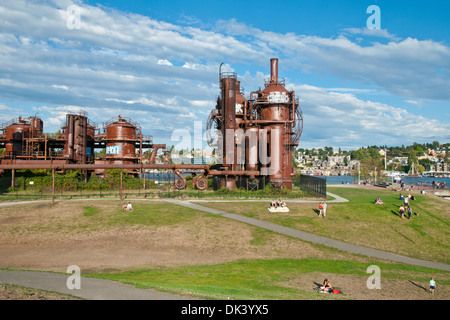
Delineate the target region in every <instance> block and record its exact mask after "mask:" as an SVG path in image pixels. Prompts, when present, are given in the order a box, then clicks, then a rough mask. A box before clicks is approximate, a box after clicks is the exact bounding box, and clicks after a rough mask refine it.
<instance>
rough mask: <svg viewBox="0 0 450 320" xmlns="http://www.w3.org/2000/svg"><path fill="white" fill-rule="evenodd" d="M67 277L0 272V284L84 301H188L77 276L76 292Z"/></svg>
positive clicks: (112, 282)
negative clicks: (48, 292) (67, 295)
mask: <svg viewBox="0 0 450 320" xmlns="http://www.w3.org/2000/svg"><path fill="white" fill-rule="evenodd" d="M70 276H71V274H61V273H51V272H39V271H15V270H0V283H3V284H13V285H17V286H22V287H27V288H35V289H41V290H46V291H53V292H58V293H63V294H69V295H72V296H75V297H79V298H82V299H86V300H188V298H186V297H182V296H177V295H171V294H165V293H161V292H157V291H154V290H150V289H139V288H135V287H134V286H131V285H126V284H122V283H119V282H114V281H110V280H104V279H94V278H86V277H81V280H80V289H72V290H71V289H69V288H68V287H67V280H68V279H69V277H70Z"/></svg>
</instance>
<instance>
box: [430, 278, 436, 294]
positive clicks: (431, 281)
mask: <svg viewBox="0 0 450 320" xmlns="http://www.w3.org/2000/svg"><path fill="white" fill-rule="evenodd" d="M434 289H436V282H435V281H434V278H433V277H431V280H430V293H434Z"/></svg>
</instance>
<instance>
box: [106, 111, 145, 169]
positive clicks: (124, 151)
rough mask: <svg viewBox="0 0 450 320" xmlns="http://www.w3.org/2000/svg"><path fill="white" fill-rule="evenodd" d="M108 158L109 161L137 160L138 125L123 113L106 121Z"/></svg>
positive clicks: (124, 162)
mask: <svg viewBox="0 0 450 320" xmlns="http://www.w3.org/2000/svg"><path fill="white" fill-rule="evenodd" d="M105 129H106V139H105V141H106V160H107V163H118V164H121V163H123V164H127V163H134V162H135V161H136V145H135V141H136V139H137V138H138V129H139V127H138V125H137V124H136V123H134V122H133V121H132V120H131V119H125V118H123V117H122V116H121V115H119V116H118V118H116V119H112V120H110V121H108V122H107V123H106V127H105Z"/></svg>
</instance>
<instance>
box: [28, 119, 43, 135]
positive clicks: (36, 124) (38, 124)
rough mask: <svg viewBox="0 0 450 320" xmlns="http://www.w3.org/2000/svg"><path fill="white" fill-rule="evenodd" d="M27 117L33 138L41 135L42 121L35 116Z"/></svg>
mask: <svg viewBox="0 0 450 320" xmlns="http://www.w3.org/2000/svg"><path fill="white" fill-rule="evenodd" d="M29 119H30V125H31V132H32V133H31V135H32V136H33V138H37V137H41V136H42V135H43V134H44V122H43V121H42V120H41V119H39V118H37V117H32V118H29Z"/></svg>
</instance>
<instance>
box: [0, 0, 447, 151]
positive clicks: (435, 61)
mask: <svg viewBox="0 0 450 320" xmlns="http://www.w3.org/2000/svg"><path fill="white" fill-rule="evenodd" d="M73 3H75V4H76V5H78V6H79V7H80V9H81V11H80V17H81V25H80V29H73V30H70V29H69V28H68V27H67V24H66V22H67V18H68V13H67V10H66V9H67V8H68V7H69V6H70V5H71V4H73ZM185 22H186V23H185V24H184V25H186V24H189V23H188V22H189V21H185ZM191 22H195V25H199V22H198V21H195V20H191ZM214 28H215V29H214V30H206V29H204V28H203V29H202V28H200V27H196V28H194V27H192V26H182V25H175V24H171V23H166V22H163V21H156V20H154V19H152V18H151V17H145V16H142V15H137V14H131V13H124V12H119V11H116V10H112V9H107V8H104V7H94V6H90V5H87V4H84V3H83V2H81V1H76V2H72V1H68V0H58V1H56V0H55V1H50V2H48V1H45V2H33V1H23V0H17V1H9V2H4V3H2V4H1V5H0V30H1V31H0V103H2V102H3V103H5V101H27V102H29V103H31V104H34V105H46V106H48V107H46V108H47V109H45V108H44V107H37V108H41V110H42V111H43V112H45V113H47V114H49V116H47V119H48V121H49V124H50V123H51V124H53V125H54V124H56V123H57V121H60V120H61V119H63V120H64V118H61V117H62V116H63V115H64V114H65V112H66V111H67V110H71V108H72V107H73V106H80V107H79V108H81V109H83V110H89V116H90V117H91V116H92V118H93V119H95V121H98V122H102V121H104V120H106V119H105V118H107V117H113V116H117V115H118V114H124V115H126V114H128V115H129V116H130V117H131V118H133V117H134V116H136V117H138V118H139V119H140V120H141V122H142V123H148V124H149V126H148V129H147V130H148V133H149V134H152V135H154V136H156V135H165V136H166V137H170V130H174V129H175V128H177V127H178V128H180V127H181V128H184V127H187V126H189V125H191V124H190V123H189V122H186V119H189V121H191V120H192V119H194V120H206V118H207V111H205V110H207V109H208V108H210V109H212V108H213V107H214V105H215V102H213V101H214V100H215V98H216V97H217V95H218V94H219V89H218V85H217V80H218V79H217V73H218V66H219V65H220V63H221V62H223V61H225V62H226V63H225V64H224V65H223V66H222V71H231V72H238V73H239V76H240V80H241V86H242V87H245V88H246V91H247V92H250V91H252V90H254V89H256V88H257V87H258V86H261V85H263V83H264V78H266V76H265V74H264V73H263V72H262V71H264V72H266V71H267V69H266V68H267V65H268V60H269V58H271V57H279V58H280V59H281V60H283V65H285V66H289V68H288V69H290V70H289V71H292V72H297V73H298V77H297V78H292V79H289V82H290V84H289V86H292V87H293V88H295V89H296V92H297V94H299V95H300V97H301V99H302V103H303V106H304V109H303V110H304V113H305V128H306V129H307V130H304V134H305V135H307V137H308V139H310V140H311V141H312V140H314V139H315V141H325V140H328V139H330V137H333V138H331V139H334V140H333V141H345V139H350V140H354V141H355V144H356V145H358V144H359V143H360V142H361V141H363V140H364V139H374V140H375V141H381V140H383V139H392V141H394V140H395V139H408V137H407V136H406V134H405V133H404V132H409V133H410V134H411V132H412V134H411V136H412V137H415V138H417V141H419V140H420V139H419V138H421V137H423V139H425V138H430V137H432V136H441V137H442V136H446V137H448V133H447V131H448V130H447V131H445V130H443V128H445V127H446V125H447V123H445V122H444V120H440V121H438V120H432V119H427V118H426V117H420V116H418V115H414V114H411V113H409V112H407V111H406V110H405V109H402V108H398V107H395V106H393V105H389V104H388V103H379V102H376V101H367V100H362V99H359V98H357V97H356V95H357V94H363V93H364V94H380V90H381V91H383V92H385V93H386V92H388V93H390V94H392V95H396V96H400V97H401V98H403V101H406V102H407V103H408V104H414V105H419V101H423V100H426V99H429V100H444V101H448V100H450V91H449V90H448V88H449V87H450V80H449V73H448V70H450V49H449V47H447V46H445V45H444V44H442V43H438V42H435V41H432V40H426V41H423V40H418V39H412V38H406V39H403V40H401V39H398V38H396V37H395V36H394V35H391V34H390V33H389V32H388V31H387V30H381V31H380V32H378V33H374V32H373V31H366V30H362V29H355V28H353V29H352V28H350V29H344V32H345V33H344V34H341V35H340V36H338V37H336V38H323V37H318V36H304V35H298V34H294V33H286V34H280V33H276V32H270V31H264V30H260V29H257V28H254V27H252V26H249V25H246V24H244V23H241V22H238V21H237V20H231V21H218V22H217V24H216V25H215V27H214ZM345 35H351V36H354V35H357V36H361V37H363V38H365V39H366V38H367V37H371V39H372V40H373V37H380V38H381V39H388V40H389V42H388V43H385V44H383V43H378V42H373V43H370V44H368V45H367V44H366V45H361V44H360V43H358V42H355V41H353V40H352V39H351V37H347V36H345ZM168 66H170V67H168ZM242 66H244V67H242ZM255 66H256V69H258V70H259V71H256V70H252V71H248V70H249V69H250V68H251V67H255ZM302 72H303V73H302ZM305 72H310V73H311V74H312V75H317V77H318V78H319V77H320V75H321V74H332V75H334V76H335V77H337V78H338V79H343V80H351V81H356V82H359V84H360V85H359V86H358V89H356V88H352V87H347V88H345V86H346V85H347V84H343V83H342V84H338V85H336V87H334V88H328V89H324V88H320V87H319V85H317V86H307V85H305V84H303V85H300V83H301V81H302V76H303V75H304V73H305ZM343 82H344V81H343ZM330 86H331V85H330ZM338 86H340V87H338ZM49 88H52V89H54V90H49ZM2 100H3V101H2ZM18 105H20V103H18ZM23 112H24V113H27V112H28V111H25V109H23ZM331 115H334V116H331ZM316 123H327V126H326V127H325V128H324V130H323V132H318V130H317V129H316V128H315V127H314V125H315V124H316ZM398 123H403V124H404V126H403V128H404V130H402V131H401V132H400V131H397V130H393V131H392V132H388V135H387V136H386V134H385V133H384V132H386V130H385V128H396V124H398ZM155 124H158V125H159V127H157V128H156V127H155ZM427 125H428V126H429V127H430V128H431V129H430V130H425V129H424V128H425V127H426V126H427ZM383 126H385V127H383Z"/></svg>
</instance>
